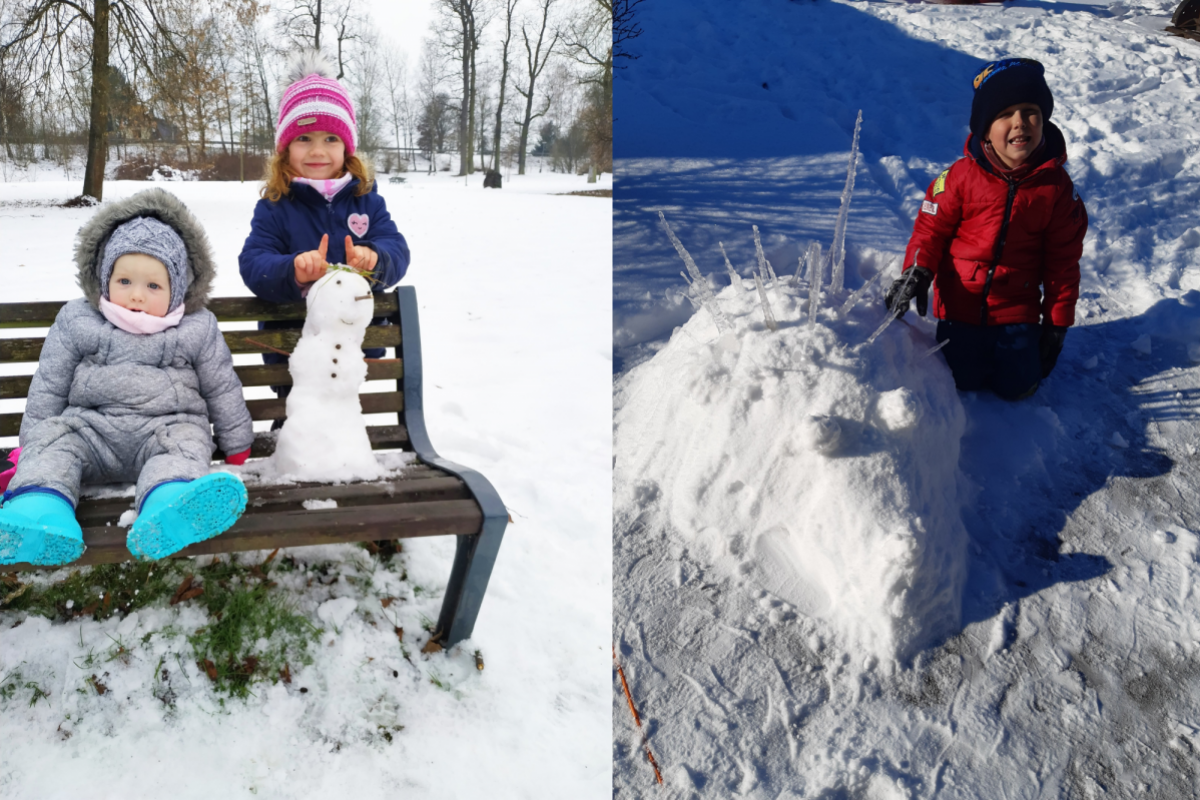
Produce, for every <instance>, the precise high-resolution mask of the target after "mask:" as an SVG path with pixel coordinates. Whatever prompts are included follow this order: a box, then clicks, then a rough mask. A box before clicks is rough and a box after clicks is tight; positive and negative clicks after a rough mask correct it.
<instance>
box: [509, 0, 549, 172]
mask: <svg viewBox="0 0 1200 800" xmlns="http://www.w3.org/2000/svg"><path fill="white" fill-rule="evenodd" d="M540 3H541V5H540V8H539V10H540V11H541V21H540V22H536V21H535V24H536V25H537V26H538V29H537V40H536V41H534V42H531V41H530V34H529V31H528V29H527V27H528V26H527V24H526V23H524V22H522V23H521V39H522V41H523V42H524V43H525V74H524V76H523V77H524V79H525V81H524V83H518V84H517V85H516V86H515V87H514V88H516V90H517V94H519V95H521V96H522V97H524V98H525V115H524V116H523V117H522V118H521V123H520V124H521V140H520V144H519V145H518V148H517V174H518V175H524V174H525V150H526V148H527V147H528V145H529V126H530V125H532V124H533V121H534V120H535V119H537V118H538V117H541V116H542V115H544V114H545V113H546V109H548V108H549V107H550V101H549V100H548V99H547V100H546V101H545V102H544V104H543V105H542V108H541V110H540V111H536V112H535V111H534V110H533V98H534V94H535V91H536V86H537V79H538V77H539V76H541V74H542V70H544V69H545V68H546V63H547V62H548V61H549V60H550V55H551V54H552V53H553V52H554V48H555V47H556V46H557V45H558V40H559V33H558V31H557V30H554V31H551V32H550V41H549V42H547V41H546V29H547V28H548V27H550V7H551V6H552V5H554V3H555V0H540Z"/></svg>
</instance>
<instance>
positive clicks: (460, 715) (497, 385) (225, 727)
mask: <svg viewBox="0 0 1200 800" xmlns="http://www.w3.org/2000/svg"><path fill="white" fill-rule="evenodd" d="M22 177H30V175H29V174H28V173H25V174H24V175H23V176H22ZM406 177H407V181H406V182H405V183H403V184H390V183H387V182H386V181H385V182H384V183H383V184H382V185H381V187H380V188H381V191H382V192H383V194H384V196H385V197H386V198H387V202H388V208H389V211H390V212H391V214H392V216H393V218H394V219H395V220H396V221H397V224H398V226H399V228H400V230H401V231H402V232H403V233H404V234H405V236H406V237H407V238H408V241H409V244H410V246H411V248H412V253H413V263H412V267H411V269H410V271H409V275H408V277H407V278H406V279H405V282H406V283H409V284H411V285H414V286H416V287H417V294H418V299H419V301H420V309H421V323H422V329H421V335H422V345H423V349H424V361H425V370H426V372H425V391H426V395H425V404H426V419H427V422H428V426H429V432H430V436H431V438H432V440H433V443H434V445H435V447H437V449H438V450H439V452H440V453H441V454H442V455H443V456H445V457H447V458H449V459H451V460H453V461H456V462H458V463H461V464H464V465H468V466H470V467H473V468H476V469H478V470H479V471H480V472H482V473H483V474H484V475H486V476H487V477H488V478H489V479H490V480H491V481H492V482H493V483H494V485H495V486H496V488H497V490H498V491H499V493H500V495H501V497H502V498H503V499H504V501H505V503H506V505H507V506H508V508H509V509H510V511H511V513H512V517H513V520H514V524H513V525H511V526H510V527H509V528H508V531H507V533H506V536H505V540H504V543H503V546H502V547H501V549H500V555H499V558H498V560H497V563H496V568H495V571H494V573H493V575H492V579H491V583H490V585H489V587H488V592H487V595H486V597H485V599H484V602H483V608H482V611H481V613H480V616H479V619H478V622H477V624H476V627H475V635H474V637H473V638H472V639H471V640H469V641H467V642H464V643H463V644H462V645H461V646H459V647H457V648H455V649H454V650H453V651H451V652H450V653H448V654H424V653H422V652H421V651H420V649H421V646H422V643H423V641H424V639H425V638H427V634H425V633H424V632H423V631H422V624H423V623H424V622H427V621H428V619H431V618H436V615H437V609H438V608H439V607H440V602H441V592H442V590H443V589H444V588H445V581H446V578H447V576H448V575H449V568H450V560H451V556H452V554H453V550H454V543H453V541H450V540H443V539H439V538H432V539H418V540H405V541H404V543H403V547H404V552H403V553H402V554H401V555H400V556H398V557H397V559H396V560H395V561H394V562H393V564H392V565H391V566H387V567H385V566H380V565H379V563H378V562H377V561H374V560H372V559H370V558H368V557H367V554H366V551H365V550H362V549H361V548H358V547H350V546H346V547H323V548H301V549H297V550H295V551H292V553H291V556H292V561H294V563H295V568H294V569H293V570H292V571H290V572H282V571H280V572H273V573H272V577H273V578H274V579H275V580H277V581H278V582H279V587H278V588H277V589H276V590H274V591H276V592H280V593H282V595H281V596H282V597H284V598H285V600H286V601H287V602H289V603H290V604H292V606H293V607H294V608H295V609H296V610H297V611H299V612H300V613H301V614H302V615H303V616H305V617H306V618H308V619H309V620H310V621H311V622H312V624H313V625H315V626H319V627H321V628H323V629H324V633H323V634H322V635H321V637H320V639H319V641H317V642H316V643H315V644H314V646H313V647H312V649H311V654H312V656H313V663H312V664H311V665H309V666H299V665H297V664H295V663H292V664H291V668H292V682H291V683H290V684H284V683H278V684H275V685H271V684H270V683H267V684H259V685H256V686H254V687H252V688H253V691H254V694H253V695H252V696H251V697H250V698H249V699H247V700H240V699H237V698H232V699H230V698H225V697H224V696H221V695H218V694H216V693H214V691H213V690H212V688H211V684H210V682H209V679H208V678H207V677H206V676H205V675H204V674H203V672H202V670H201V668H200V667H198V666H197V665H196V663H195V659H194V657H193V656H192V650H191V648H190V646H189V644H188V640H187V637H188V636H190V635H192V634H193V633H194V632H195V630H196V629H197V628H199V627H201V626H203V625H206V624H211V620H208V618H207V617H206V616H205V614H204V613H203V612H202V611H200V610H199V609H198V608H197V607H196V606H195V604H194V603H182V604H180V605H175V606H168V605H166V604H165V603H159V604H157V605H155V606H153V607H149V608H145V609H142V610H140V612H139V613H134V614H129V615H120V614H118V615H116V616H114V617H112V618H111V619H109V620H106V621H104V622H99V623H97V622H93V621H92V620H91V619H90V618H88V617H86V616H84V617H80V618H78V619H75V620H74V621H72V622H69V623H65V624H64V623H60V622H53V623H52V622H50V621H48V620H45V619H44V618H40V617H36V616H28V615H27V614H25V613H23V612H13V611H5V610H2V609H0V796H3V797H5V798H38V799H40V798H55V797H83V796H86V797H118V796H120V797H180V798H184V797H188V798H191V797H196V798H198V797H252V796H253V797H277V798H293V797H294V798H308V797H315V796H327V797H373V798H383V797H396V796H400V795H402V796H413V797H433V798H460V797H461V798H468V797H471V798H477V797H513V798H518V797H548V796H562V797H605V796H607V795H608V793H609V791H610V785H611V770H610V753H611V751H610V748H609V745H608V742H607V740H608V733H609V728H610V715H609V706H608V691H609V687H608V683H607V670H608V663H609V659H610V652H609V651H610V645H609V641H608V636H607V633H606V631H607V629H608V625H609V620H610V616H611V596H612V587H611V576H610V574H609V571H608V568H607V564H608V563H609V560H608V559H609V554H610V514H611V499H610V497H611V495H610V493H609V485H610V478H609V476H610V470H611V438H610V435H611V427H610V425H611V422H610V420H611V404H610V397H611V395H610V391H611V390H610V386H611V384H610V380H611V372H612V366H611V351H610V346H609V339H608V336H609V330H610V327H609V325H610V313H611V311H610V309H611V306H610V305H609V297H610V295H611V271H610V264H611V237H610V226H609V220H610V217H611V201H610V200H608V199H603V198H594V197H575V196H560V195H562V194H563V193H567V192H572V191H581V190H588V189H594V188H611V182H610V181H609V180H608V178H607V176H605V178H604V179H603V183H602V184H601V185H600V187H596V186H590V185H588V184H587V182H586V178H584V177H574V176H563V175H554V174H550V173H548V172H547V173H543V174H533V175H529V176H527V177H525V178H521V177H517V176H512V177H511V178H510V179H509V180H508V181H506V183H505V188H504V189H503V190H501V191H485V190H483V189H482V188H481V186H480V184H481V182H482V176H473V177H472V179H471V180H470V183H469V185H467V184H466V183H465V182H464V181H463V180H462V179H455V178H453V177H451V176H450V175H448V174H447V173H439V174H436V175H432V176H430V175H424V174H411V173H410V174H409V175H407V176H406ZM36 178H37V180H36V181H21V182H8V183H0V239H2V240H3V241H4V243H5V254H4V261H3V265H0V285H2V286H3V290H2V292H3V300H4V302H14V301H38V300H63V299H69V298H72V297H75V296H77V295H78V293H79V290H78V288H77V287H76V285H75V273H74V267H73V266H72V252H73V246H74V242H73V239H74V234H75V231H76V230H77V229H78V227H79V225H80V224H81V223H82V222H83V221H84V220H86V219H87V218H88V217H89V216H90V214H91V212H90V211H89V210H87V209H64V208H59V207H56V205H55V203H57V202H61V201H63V200H66V199H67V198H69V197H72V196H74V195H77V194H79V189H80V186H79V183H78V181H70V182H67V181H61V180H53V178H54V175H53V174H52V170H51V169H50V168H48V167H44V168H42V169H40V170H38V172H37V174H36ZM149 185H150V184H147V183H135V182H115V181H110V182H108V183H106V185H105V196H106V197H107V198H109V199H115V198H120V197H125V196H128V195H130V194H132V193H134V192H137V191H139V190H142V189H145V188H147V187H148V186H149ZM160 185H162V184H160ZM166 188H168V189H169V190H170V191H173V192H175V193H176V194H177V195H178V196H179V197H180V198H181V199H183V200H184V202H186V203H187V204H188V205H189V207H190V208H191V209H192V210H193V211H194V212H195V213H196V215H197V216H198V217H199V219H200V221H201V222H202V223H203V224H204V225H205V227H206V228H207V231H208V233H209V236H210V239H211V241H212V244H213V248H214V251H215V255H216V258H217V261H218V264H219V269H220V274H219V276H218V279H217V282H216V286H215V287H214V294H215V295H217V296H227V295H244V294H248V292H247V291H246V289H245V288H244V287H243V286H242V283H241V279H240V277H239V275H238V270H237V255H238V252H239V251H240V249H241V245H242V242H243V241H244V239H245V237H246V234H247V233H248V231H249V221H250V216H251V211H252V208H253V206H254V203H255V201H256V199H257V195H256V193H257V189H258V185H257V184H255V183H251V182H247V183H245V184H241V185H239V184H236V183H193V182H183V183H170V184H166ZM0 335H9V336H11V335H13V333H12V332H9V333H7V334H3V333H0ZM19 406H20V404H19V403H15V402H14V401H0V410H3V411H12V410H16V408H19ZM0 443H3V444H5V445H11V444H13V443H14V442H13V441H12V440H3V441H2V442H0ZM318 457H319V456H318ZM284 555H286V554H281V555H280V556H279V559H282V558H283V556H284ZM265 556H266V554H265V553H261V554H257V560H258V561H261V560H262V559H263V558H264V557H265ZM202 563H203V562H202ZM276 563H278V559H277V562H276ZM197 566H200V565H199V564H198V565H197ZM405 573H406V576H405ZM65 574H66V573H65V572H55V573H49V574H45V575H43V576H42V577H39V578H37V580H38V581H40V582H42V583H45V582H50V581H55V580H58V579H61V578H62V577H64V575H65ZM26 577H28V576H27V575H26V576H23V579H24V578H26ZM10 590H11V589H10V587H9V586H7V585H5V584H0V593H3V594H7V593H8V592H9V591H10ZM387 598H393V600H388V601H387V602H388V605H387V607H384V606H383V604H382V602H381V601H383V600H386V599H387ZM394 626H399V627H402V628H404V629H405V631H406V634H405V637H404V640H403V641H404V643H405V644H404V647H405V650H402V647H401V642H400V641H399V640H398V638H397V636H396V634H395V632H394ZM263 644H264V645H265V644H266V643H265V642H264V643H263ZM476 650H478V651H480V653H481V655H482V657H483V659H484V663H485V665H486V667H485V669H484V670H483V671H482V672H481V671H478V670H477V669H476V665H475V661H474V653H475V651H476ZM409 658H411V661H410V660H409ZM164 670H166V672H164ZM14 676H19V679H18V678H14ZM93 676H96V680H95V681H93V680H92V677H93ZM97 681H98V682H99V683H101V684H103V685H104V686H105V688H106V691H105V692H104V693H100V692H99V691H98V690H97V688H96V682H97ZM40 691H44V692H46V693H47V696H41V695H40V694H39V692H40ZM31 701H32V702H31Z"/></svg>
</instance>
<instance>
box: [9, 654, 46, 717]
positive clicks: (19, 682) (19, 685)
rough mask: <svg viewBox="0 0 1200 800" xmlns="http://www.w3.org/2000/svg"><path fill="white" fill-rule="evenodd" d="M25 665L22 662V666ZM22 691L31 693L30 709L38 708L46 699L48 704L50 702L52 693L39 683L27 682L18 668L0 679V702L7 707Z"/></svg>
mask: <svg viewBox="0 0 1200 800" xmlns="http://www.w3.org/2000/svg"><path fill="white" fill-rule="evenodd" d="M23 663H24V662H22V664H23ZM22 689H28V690H29V692H30V694H29V707H30V708H33V707H34V706H36V705H37V704H38V701H39V700H41V699H43V698H45V699H46V701H47V702H49V700H50V693H49V692H47V691H46V690H45V689H43V688H42V685H41V684H40V683H38V682H37V681H31V680H26V679H25V676H24V675H22V674H21V668H20V667H17V668H16V669H14V670H12V671H11V672H9V673H8V674H7V675H5V676H4V677H2V678H0V701H3V702H4V703H5V705H7V704H8V702H9V701H10V700H12V699H13V698H14V697H15V696H16V695H17V692H19V691H21V690H22Z"/></svg>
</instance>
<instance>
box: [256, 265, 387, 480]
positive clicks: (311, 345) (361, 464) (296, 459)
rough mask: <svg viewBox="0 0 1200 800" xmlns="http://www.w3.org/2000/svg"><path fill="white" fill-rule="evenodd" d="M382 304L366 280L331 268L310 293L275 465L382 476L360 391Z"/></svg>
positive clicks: (322, 473)
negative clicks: (365, 349) (365, 348)
mask: <svg viewBox="0 0 1200 800" xmlns="http://www.w3.org/2000/svg"><path fill="white" fill-rule="evenodd" d="M374 310H375V303H374V297H373V296H372V294H371V288H370V286H369V285H368V284H367V280H366V279H365V278H363V277H362V276H361V275H359V274H357V273H355V272H353V271H351V270H349V268H347V267H340V266H337V267H334V268H331V269H330V270H329V271H328V272H327V273H325V276H324V277H323V278H321V279H320V280H319V281H317V282H316V283H315V284H313V286H312V288H311V289H309V291H308V316H307V318H306V319H305V321H304V330H303V333H302V334H301V337H300V342H299V344H297V345H296V349H295V350H294V351H293V352H292V358H291V362H290V364H289V370H290V371H291V373H292V391H291V394H289V395H288V398H287V424H286V425H284V426H283V429H282V430H281V431H280V432H279V439H278V441H277V442H276V444H275V456H274V459H275V468H276V470H277V471H278V472H279V473H280V474H281V475H287V476H289V477H292V478H296V479H298V480H319V481H351V480H371V479H374V478H378V477H379V476H380V475H382V474H383V470H382V469H381V468H380V466H379V462H378V461H377V460H376V459H375V454H374V453H373V452H372V451H371V441H370V439H369V438H368V437H367V426H366V420H364V419H363V415H362V406H361V405H360V403H359V399H358V392H359V389H360V387H361V386H362V383H363V381H364V380H366V377H367V364H366V362H365V361H363V354H362V342H363V335H364V334H365V333H366V330H367V324H368V323H369V322H370V321H371V317H372V315H373V314H374Z"/></svg>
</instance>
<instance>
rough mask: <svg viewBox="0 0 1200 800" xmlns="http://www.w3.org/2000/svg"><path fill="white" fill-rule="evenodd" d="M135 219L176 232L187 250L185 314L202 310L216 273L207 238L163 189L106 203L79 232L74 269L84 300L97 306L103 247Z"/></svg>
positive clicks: (189, 212) (182, 207) (176, 201)
mask: <svg viewBox="0 0 1200 800" xmlns="http://www.w3.org/2000/svg"><path fill="white" fill-rule="evenodd" d="M134 217H154V218H155V219H158V220H161V221H162V222H165V223H166V224H167V225H170V226H171V227H172V228H174V229H175V230H176V232H178V233H179V236H180V238H182V239H183V243H184V245H186V246H187V251H188V288H187V294H186V295H184V310H185V313H188V314H191V313H194V312H196V311H199V310H201V309H203V308H205V307H206V306H207V305H208V293H209V290H210V289H211V288H212V282H213V278H214V277H216V274H217V266H216V262H215V261H214V260H213V256H212V249H211V248H210V247H209V244H208V235H207V234H206V233H205V232H204V228H203V226H201V225H200V221H199V220H197V219H196V217H195V216H194V215H193V214H192V212H191V211H189V210H188V207H187V206H185V205H184V204H183V201H181V200H180V199H179V198H178V197H176V196H175V195H173V194H171V193H170V192H168V191H165V190H163V189H147V190H146V191H144V192H138V193H137V194H135V195H134V196H133V197H129V198H126V199H124V200H117V201H115V202H112V203H105V204H104V205H102V206H100V210H99V211H97V212H96V215H95V216H94V217H92V218H91V219H90V220H88V221H87V223H86V224H84V226H83V227H82V228H80V229H79V233H78V235H77V237H76V241H75V267H76V269H78V270H79V278H78V280H79V288H80V289H82V290H83V294H84V297H86V298H87V300H88V302H89V303H91V304H92V307H93V308H96V309H98V308H99V307H100V262H101V256H102V254H103V249H104V246H105V245H106V244H107V243H108V239H109V237H110V236H112V233H113V231H114V230H115V229H116V228H117V227H118V226H119V225H121V224H123V223H125V222H128V221H129V220H131V219H133V218H134Z"/></svg>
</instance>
